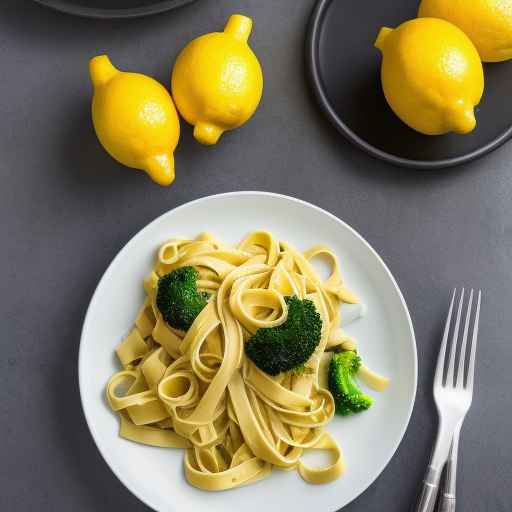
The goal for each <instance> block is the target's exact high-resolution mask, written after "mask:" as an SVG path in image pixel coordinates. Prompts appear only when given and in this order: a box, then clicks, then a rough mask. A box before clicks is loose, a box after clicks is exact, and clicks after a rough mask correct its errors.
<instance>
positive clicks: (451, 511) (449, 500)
mask: <svg viewBox="0 0 512 512" xmlns="http://www.w3.org/2000/svg"><path fill="white" fill-rule="evenodd" d="M439 512H455V496H453V495H451V494H447V493H444V494H443V495H442V496H441V501H440V505H439Z"/></svg>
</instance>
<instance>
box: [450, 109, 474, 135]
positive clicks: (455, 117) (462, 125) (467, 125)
mask: <svg viewBox="0 0 512 512" xmlns="http://www.w3.org/2000/svg"><path fill="white" fill-rule="evenodd" d="M448 125H449V126H450V128H451V129H452V130H453V131H454V132H455V133H461V134H464V133H469V132H471V131H473V130H474V128H475V126H476V119H475V112H474V110H473V108H472V107H468V106H467V105H463V104H460V105H457V107H455V108H453V109H451V110H450V111H449V113H448Z"/></svg>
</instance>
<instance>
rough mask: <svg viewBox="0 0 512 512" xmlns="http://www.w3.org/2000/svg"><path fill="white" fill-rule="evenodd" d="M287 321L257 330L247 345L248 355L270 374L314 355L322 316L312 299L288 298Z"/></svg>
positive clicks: (299, 363) (302, 362)
mask: <svg viewBox="0 0 512 512" xmlns="http://www.w3.org/2000/svg"><path fill="white" fill-rule="evenodd" d="M285 302H286V304H287V306H288V317H287V319H286V321H285V322H284V323H283V324H281V325H278V326H277V327H264V328H261V329H258V330H257V331H256V333H255V334H254V335H253V336H251V338H249V340H248V341H247V343H246V344H245V353H246V354H247V357H248V358H249V359H250V360H251V361H252V362H253V363H254V364H255V365H256V366H257V367H258V368H259V369H260V370H263V371H264V372H266V373H268V374H269V375H277V374H278V373H280V372H286V371H288V370H292V369H294V368H297V367H300V366H301V365H303V364H304V363H305V362H306V361H307V360H308V359H309V358H310V357H311V355H312V354H313V352H314V351H315V349H316V347H317V346H318V343H319V342H320V336H321V331H322V319H321V318H320V315H319V314H318V312H317V310H316V309H315V305H314V304H313V302H311V301H310V300H306V299H305V300H300V299H299V298H297V297H296V296H292V297H285Z"/></svg>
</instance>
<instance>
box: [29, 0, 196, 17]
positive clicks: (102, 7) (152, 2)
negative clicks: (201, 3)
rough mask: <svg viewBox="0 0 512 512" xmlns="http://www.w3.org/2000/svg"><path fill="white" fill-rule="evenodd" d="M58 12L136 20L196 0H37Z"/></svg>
mask: <svg viewBox="0 0 512 512" xmlns="http://www.w3.org/2000/svg"><path fill="white" fill-rule="evenodd" d="M35 1H36V2H38V3H40V4H42V5H46V6H47V7H51V8H52V9H56V10H57V11H62V12H67V13H69V14H75V15H77V16H85V17H88V18H135V17H137V16H147V15H148V14H156V13H158V12H164V11H168V10H170V9H174V8H175V7H180V6H181V5H185V4H188V3H190V2H194V1H195V0H160V1H158V0H35Z"/></svg>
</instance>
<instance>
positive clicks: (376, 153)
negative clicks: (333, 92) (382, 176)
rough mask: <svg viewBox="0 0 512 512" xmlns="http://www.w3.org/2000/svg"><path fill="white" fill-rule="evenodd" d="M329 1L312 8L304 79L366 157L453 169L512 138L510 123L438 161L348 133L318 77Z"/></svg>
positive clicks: (406, 164) (334, 123)
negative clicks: (400, 152)
mask: <svg viewBox="0 0 512 512" xmlns="http://www.w3.org/2000/svg"><path fill="white" fill-rule="evenodd" d="M331 2H332V0H318V1H317V3H316V5H315V7H314V8H313V11H312V14H311V17H310V21H309V26H308V31H307V37H306V61H307V62H306V63H307V69H308V78H309V81H310V83H311V86H312V88H313V92H314V94H315V97H316V99H317V101H318V103H319V104H320V107H321V108H322V110H323V111H324V113H325V114H326V115H327V118H328V119H329V121H330V122H331V124H333V125H334V127H335V128H336V129H337V130H338V131H339V132H340V133H341V134H342V135H343V136H345V138H347V139H348V140H349V141H350V142H352V144H354V145H355V146H357V147H358V148H360V149H362V150H363V151H364V152H366V153H367V154H369V155H371V156H373V157H375V158H378V159H380V160H384V161H386V162H389V163H391V164H394V165H397V166H400V167H409V168H414V169H423V170H432V169H441V168H444V167H454V166H456V165H461V164H464V163H467V162H471V161H472V160H475V159H477V158H480V157H481V156H483V155H486V154H487V153H490V152H491V151H493V150H495V149H496V148H498V147H500V146H501V145H502V144H504V143H505V142H507V141H508V140H509V139H510V138H511V137H512V123H511V125H510V127H509V128H508V129H507V130H505V131H504V132H503V133H502V134H501V135H499V136H498V137H496V138H495V139H493V140H492V141H490V142H489V143H487V144H485V145H484V146H481V147H479V148H478V149H475V150H474V151H470V152H468V153H465V154H463V155H460V156H457V157H453V158H444V159H439V160H415V159H411V158H404V157H400V156H397V155H394V154H392V153H388V152H386V151H383V150H381V149H379V148H377V147H375V146H373V145H372V144H370V143H369V142H367V141H366V140H364V139H363V138H361V137H359V135H357V134H356V133H355V132H354V131H352V130H351V129H350V128H349V126H348V125H347V124H346V123H345V122H344V121H343V120H342V119H341V118H340V117H339V116H338V114H337V113H336V111H335V109H334V107H333V106H332V104H331V102H330V101H329V98H328V97H327V93H326V91H325V87H324V84H323V81H322V75H321V72H320V63H319V45H320V36H321V33H322V29H323V25H324V21H325V16H326V13H327V9H328V8H329V6H330V4H331Z"/></svg>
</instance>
